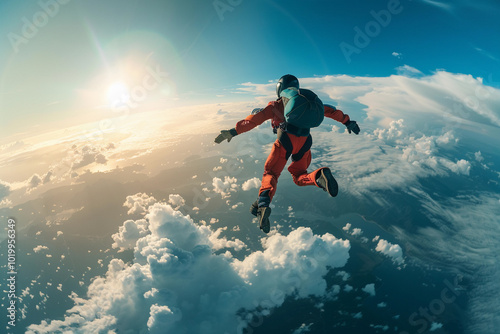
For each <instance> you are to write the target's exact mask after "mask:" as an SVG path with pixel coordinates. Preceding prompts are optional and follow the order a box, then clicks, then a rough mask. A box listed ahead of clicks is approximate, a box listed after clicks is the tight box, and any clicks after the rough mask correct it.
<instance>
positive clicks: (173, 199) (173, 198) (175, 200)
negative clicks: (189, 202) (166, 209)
mask: <svg viewBox="0 0 500 334" xmlns="http://www.w3.org/2000/svg"><path fill="white" fill-rule="evenodd" d="M168 203H169V204H172V205H173V206H174V207H177V208H180V207H181V206H184V205H185V204H186V201H185V200H184V198H182V196H181V195H178V194H170V195H168Z"/></svg>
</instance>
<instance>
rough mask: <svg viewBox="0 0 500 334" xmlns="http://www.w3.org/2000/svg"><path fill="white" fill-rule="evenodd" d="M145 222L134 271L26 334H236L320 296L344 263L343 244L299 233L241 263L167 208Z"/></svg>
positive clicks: (111, 270)
mask: <svg viewBox="0 0 500 334" xmlns="http://www.w3.org/2000/svg"><path fill="white" fill-rule="evenodd" d="M144 219H145V220H147V221H148V222H149V224H148V226H147V229H148V231H147V232H148V234H147V235H145V236H143V237H141V238H140V239H138V240H137V241H136V244H135V250H134V260H133V263H131V264H125V263H124V262H123V261H122V260H119V259H113V260H111V262H110V263H109V267H108V271H107V273H106V275H105V276H104V277H96V278H94V279H93V280H92V283H91V284H90V286H89V287H88V292H87V297H86V298H85V299H84V298H78V297H77V296H73V297H72V298H73V299H74V301H75V306H74V307H73V308H72V309H70V310H68V311H67V313H66V315H65V317H64V319H63V320H52V321H42V322H41V323H40V324H38V325H31V326H30V327H29V328H28V333H35V332H64V331H72V332H73V333H91V332H92V333H97V332H108V331H113V332H121V331H124V330H125V329H126V330H129V331H133V332H146V331H150V332H165V330H168V331H171V332H176V333H181V332H184V333H200V332H203V333H207V334H209V333H217V334H218V333H224V332H235V333H241V331H242V330H243V328H244V327H245V326H246V325H247V324H248V322H249V321H250V320H251V318H252V317H253V315H259V314H268V313H269V310H270V309H272V308H274V307H279V306H281V305H282V303H283V302H284V300H285V298H286V297H287V296H295V298H306V297H308V296H310V295H314V296H323V295H324V294H325V293H326V287H327V285H326V281H325V279H324V278H323V277H324V276H325V275H326V274H327V273H328V271H329V270H330V269H329V268H338V267H342V266H344V265H345V263H346V262H347V259H348V258H349V255H348V252H349V248H350V245H349V242H348V241H344V240H339V239H337V238H335V237H334V236H333V235H331V234H329V233H326V234H324V235H322V236H319V235H315V234H313V233H312V231H311V230H310V229H309V228H304V227H300V228H298V229H297V230H295V231H292V232H290V234H289V235H287V236H285V235H281V234H279V233H276V234H273V235H271V236H268V237H267V238H265V239H263V242H262V244H263V250H262V251H255V252H253V253H250V254H249V255H248V256H246V257H245V258H244V259H242V260H238V259H235V258H233V257H232V256H231V254H230V253H229V252H227V251H226V253H223V254H219V255H217V254H215V253H214V249H215V248H214V247H217V244H218V243H219V242H220V243H222V244H224V243H226V244H227V242H228V241H227V240H224V239H223V238H222V239H221V238H219V235H218V233H220V232H221V231H222V230H221V229H219V230H217V231H215V232H213V231H212V230H211V229H210V227H209V226H208V225H197V224H195V223H194V221H193V220H192V219H191V218H190V217H189V216H184V215H183V214H182V213H181V212H179V211H177V210H174V209H173V208H172V207H171V206H170V205H167V204H165V203H155V204H153V205H152V206H150V207H149V209H148V211H147V214H146V215H145V218H144ZM135 225H136V226H137V225H138V224H137V223H136V224H135ZM141 226H145V224H142V225H141ZM235 242H236V241H235Z"/></svg>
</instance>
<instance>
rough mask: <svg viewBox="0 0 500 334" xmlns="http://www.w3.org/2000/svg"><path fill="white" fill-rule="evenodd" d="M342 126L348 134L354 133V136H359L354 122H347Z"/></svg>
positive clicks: (356, 124) (357, 127)
mask: <svg viewBox="0 0 500 334" xmlns="http://www.w3.org/2000/svg"><path fill="white" fill-rule="evenodd" d="M344 125H345V126H346V127H347V131H349V133H351V132H354V133H355V134H359V131H361V130H360V129H359V126H358V123H356V121H348V122H347V123H345V124H344Z"/></svg>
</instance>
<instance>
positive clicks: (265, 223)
mask: <svg viewBox="0 0 500 334" xmlns="http://www.w3.org/2000/svg"><path fill="white" fill-rule="evenodd" d="M262 209H263V210H261V214H260V216H259V225H260V229H261V230H262V231H263V232H264V233H269V231H270V230H271V224H270V223H269V216H270V215H271V208H268V207H264V208H262Z"/></svg>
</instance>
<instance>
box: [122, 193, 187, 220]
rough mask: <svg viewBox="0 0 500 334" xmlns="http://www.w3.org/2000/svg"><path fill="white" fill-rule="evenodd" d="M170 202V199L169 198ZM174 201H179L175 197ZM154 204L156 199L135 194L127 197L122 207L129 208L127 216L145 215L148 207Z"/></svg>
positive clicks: (146, 195) (143, 194) (142, 194)
mask: <svg viewBox="0 0 500 334" xmlns="http://www.w3.org/2000/svg"><path fill="white" fill-rule="evenodd" d="M169 200H170V198H169ZM175 200H179V199H178V198H177V197H175ZM155 202H156V199H155V198H154V197H153V196H149V195H148V194H145V193H137V194H135V195H130V196H127V199H126V201H125V203H123V206H125V207H127V208H129V209H130V210H128V212H127V214H129V215H132V214H145V213H146V211H147V209H148V207H149V206H150V205H152V204H153V203H155Z"/></svg>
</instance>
